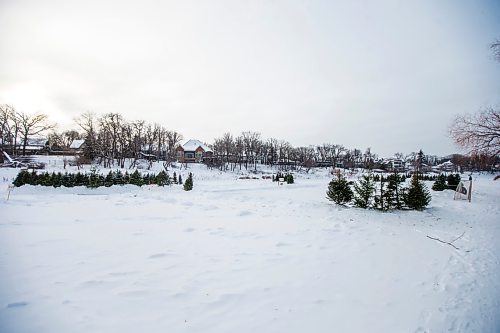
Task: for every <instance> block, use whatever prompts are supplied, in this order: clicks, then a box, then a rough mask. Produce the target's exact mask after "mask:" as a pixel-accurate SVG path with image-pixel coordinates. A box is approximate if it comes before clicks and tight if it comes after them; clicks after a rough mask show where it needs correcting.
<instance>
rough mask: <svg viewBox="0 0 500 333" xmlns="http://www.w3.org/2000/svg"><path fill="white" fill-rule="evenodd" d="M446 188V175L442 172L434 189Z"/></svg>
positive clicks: (433, 186)
mask: <svg viewBox="0 0 500 333" xmlns="http://www.w3.org/2000/svg"><path fill="white" fill-rule="evenodd" d="M445 189H446V176H445V175H443V174H441V175H439V176H438V177H437V179H436V181H435V182H434V184H433V185H432V190H433V191H444V190H445Z"/></svg>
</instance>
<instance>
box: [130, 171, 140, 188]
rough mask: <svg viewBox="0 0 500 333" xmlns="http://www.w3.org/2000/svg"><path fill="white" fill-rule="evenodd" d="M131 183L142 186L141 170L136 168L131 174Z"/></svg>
mask: <svg viewBox="0 0 500 333" xmlns="http://www.w3.org/2000/svg"><path fill="white" fill-rule="evenodd" d="M129 184H131V185H136V186H142V185H143V183H142V176H141V174H140V173H139V170H137V169H136V170H135V171H134V172H133V173H132V174H131V175H130V181H129Z"/></svg>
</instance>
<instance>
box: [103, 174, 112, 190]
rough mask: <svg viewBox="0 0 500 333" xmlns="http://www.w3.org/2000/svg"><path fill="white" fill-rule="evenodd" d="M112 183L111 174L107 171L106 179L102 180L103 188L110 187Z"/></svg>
mask: <svg viewBox="0 0 500 333" xmlns="http://www.w3.org/2000/svg"><path fill="white" fill-rule="evenodd" d="M113 183H114V181H113V172H112V171H109V172H108V174H107V175H106V178H104V186H106V187H110V186H112V185H113Z"/></svg>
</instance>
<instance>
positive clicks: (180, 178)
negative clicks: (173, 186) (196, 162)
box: [179, 174, 182, 185]
mask: <svg viewBox="0 0 500 333" xmlns="http://www.w3.org/2000/svg"><path fill="white" fill-rule="evenodd" d="M179 184H180V185H182V177H181V174H179Z"/></svg>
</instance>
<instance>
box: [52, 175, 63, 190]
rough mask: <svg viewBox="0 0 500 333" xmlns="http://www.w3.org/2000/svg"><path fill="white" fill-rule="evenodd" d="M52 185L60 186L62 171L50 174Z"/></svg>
mask: <svg viewBox="0 0 500 333" xmlns="http://www.w3.org/2000/svg"><path fill="white" fill-rule="evenodd" d="M52 176H53V177H52V186H54V187H61V185H62V181H63V175H62V173H60V172H58V173H53V174H52Z"/></svg>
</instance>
